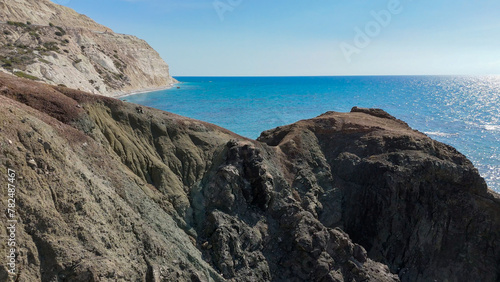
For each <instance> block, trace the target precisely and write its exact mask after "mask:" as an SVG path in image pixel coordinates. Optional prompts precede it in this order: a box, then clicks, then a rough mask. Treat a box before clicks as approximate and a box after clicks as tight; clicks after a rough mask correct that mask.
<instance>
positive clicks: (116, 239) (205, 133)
mask: <svg viewBox="0 0 500 282" xmlns="http://www.w3.org/2000/svg"><path fill="white" fill-rule="evenodd" d="M0 94H1V95H0V103H1V104H2V107H1V108H0V122H1V123H2V124H3V127H2V130H1V131H0V135H1V139H0V146H1V148H2V157H1V158H0V161H1V163H2V166H1V171H0V172H1V173H2V174H3V175H5V173H6V169H7V168H11V169H14V170H16V172H17V175H18V177H17V184H18V185H17V187H18V193H17V196H16V197H17V203H18V206H17V207H16V209H17V211H18V217H17V219H18V226H17V232H18V233H17V236H18V237H17V240H18V242H19V247H18V250H19V252H18V257H17V266H18V268H19V272H18V275H19V280H20V281H52V280H59V281H116V280H119V281H123V280H126V281H366V280H368V281H398V280H402V281H429V280H438V281H444V280H446V279H448V280H449V281H466V280H471V279H472V280H481V281H496V280H497V279H498V278H499V277H500V276H499V274H500V272H499V268H498V265H499V264H498V262H499V261H500V248H499V245H498V238H500V237H499V236H498V235H499V232H500V197H499V196H498V195H497V194H495V193H494V192H491V191H489V190H488V189H487V187H486V185H485V183H484V181H483V180H482V179H481V177H480V176H479V175H478V173H477V171H476V170H475V169H474V167H473V166H472V164H471V163H470V162H469V161H468V160H467V159H466V158H465V157H464V156H463V155H461V154H460V153H458V152H457V151H456V150H454V149H453V148H451V147H449V146H447V145H444V144H441V143H439V142H436V141H433V140H431V139H430V138H428V137H427V136H425V135H424V134H422V133H419V132H417V131H414V130H411V129H410V128H409V127H408V126H407V125H406V124H405V123H404V122H401V121H399V120H397V119H395V118H394V117H392V116H390V115H389V114H387V113H385V112H383V111H381V110H376V111H375V110H368V109H356V110H355V112H353V113H334V112H330V113H326V114H324V115H322V116H320V117H317V118H314V119H311V120H305V121H300V122H297V123H295V124H293V125H289V126H283V127H279V128H277V129H274V130H270V131H266V132H264V133H263V134H262V135H261V137H260V138H259V140H258V141H254V140H248V139H246V138H243V137H240V136H238V135H236V134H234V133H231V132H229V131H227V130H225V129H222V128H219V127H217V126H215V125H211V124H208V123H204V122H201V121H196V120H192V119H188V118H184V117H180V116H177V115H174V114H170V113H165V112H161V111H158V110H154V109H150V108H146V107H141V106H138V105H133V104H128V103H125V102H122V101H119V100H115V99H111V98H106V97H102V96H97V95H91V94H86V93H83V92H80V91H77V90H72V89H69V88H66V87H54V86H52V87H51V86H47V85H43V84H39V83H35V82H31V81H29V80H26V79H18V78H15V77H12V76H7V75H3V74H0ZM0 203H1V204H0V205H1V208H2V209H5V206H6V204H7V202H6V199H5V198H2V199H1V201H0ZM2 223H3V222H2ZM1 230H2V231H1V232H3V233H2V234H1V235H2V236H5V235H6V234H5V233H4V232H6V231H5V228H2V229H1ZM0 246H1V248H2V249H1V250H0V252H5V251H6V249H5V248H6V246H5V244H0ZM6 271H7V268H6V266H2V268H0V279H2V281H3V279H4V278H6V277H7V273H6Z"/></svg>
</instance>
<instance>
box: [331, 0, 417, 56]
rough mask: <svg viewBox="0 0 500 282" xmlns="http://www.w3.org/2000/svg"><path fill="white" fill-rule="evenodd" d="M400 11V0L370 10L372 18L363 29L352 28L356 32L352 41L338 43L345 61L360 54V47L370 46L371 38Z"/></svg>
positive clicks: (390, 1)
mask: <svg viewBox="0 0 500 282" xmlns="http://www.w3.org/2000/svg"><path fill="white" fill-rule="evenodd" d="M409 1H412V0H409ZM401 12H403V5H402V4H401V1H400V0H389V2H388V3H387V6H386V8H385V9H383V10H380V11H378V12H377V11H374V10H372V11H371V12H370V15H371V16H372V18H373V20H371V21H369V22H367V23H366V24H365V26H364V28H363V29H361V28H359V27H355V28H354V31H355V33H356V34H355V35H354V38H353V40H352V43H350V42H345V41H344V42H342V43H340V45H339V47H340V50H342V53H343V54H344V57H345V59H346V61H347V62H348V63H351V61H352V56H353V55H355V54H360V53H361V51H362V49H364V48H366V47H368V46H370V44H371V43H372V40H373V38H375V37H377V36H379V35H380V33H381V32H382V30H383V29H384V28H386V27H388V26H389V25H390V24H391V22H392V19H393V16H395V15H399V14H401Z"/></svg>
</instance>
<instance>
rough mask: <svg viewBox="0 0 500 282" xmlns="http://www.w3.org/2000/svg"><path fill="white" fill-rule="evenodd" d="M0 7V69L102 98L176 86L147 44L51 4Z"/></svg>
mask: <svg viewBox="0 0 500 282" xmlns="http://www.w3.org/2000/svg"><path fill="white" fill-rule="evenodd" d="M0 7H1V10H0V21H2V22H3V23H0V43H1V45H0V70H1V71H4V72H7V73H12V74H16V75H17V76H21V77H25V78H30V79H33V80H40V81H43V82H45V83H48V84H52V85H65V86H67V87H70V88H74V89H80V90H83V91H87V92H92V93H96V94H102V95H106V96H115V95H119V94H123V93H127V92H131V91H137V90H145V89H155V88H162V87H168V86H169V85H170V84H172V83H174V82H176V80H175V79H173V78H172V77H171V76H170V74H169V68H168V65H167V64H166V63H165V62H164V61H163V59H162V58H161V57H160V55H159V54H158V53H157V52H156V51H155V50H154V49H152V48H151V46H149V45H148V44H147V42H145V41H144V40H141V39H138V38H137V37H134V36H131V35H123V34H117V33H114V32H113V31H112V30H111V29H109V28H107V27H105V26H102V25H100V24H97V23H96V22H94V21H93V20H91V19H90V18H88V17H86V16H84V15H80V14H78V13H76V12H75V11H74V10H72V9H69V8H67V7H63V6H60V5H57V4H54V3H52V2H50V1H49V0H40V1H39V0H15V1H11V0H9V1H6V0H2V1H0Z"/></svg>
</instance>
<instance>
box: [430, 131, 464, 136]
mask: <svg viewBox="0 0 500 282" xmlns="http://www.w3.org/2000/svg"><path fill="white" fill-rule="evenodd" d="M424 133H425V134H427V135H432V136H439V137H453V136H458V133H446V132H440V131H427V132H424Z"/></svg>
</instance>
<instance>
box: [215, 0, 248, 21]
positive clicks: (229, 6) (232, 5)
mask: <svg viewBox="0 0 500 282" xmlns="http://www.w3.org/2000/svg"><path fill="white" fill-rule="evenodd" d="M241 3H243V0H215V1H214V2H212V5H213V6H214V9H215V12H216V13H217V15H218V16H219V19H220V21H221V22H222V21H224V15H225V14H226V13H227V12H233V11H234V9H236V8H237V7H238V6H240V5H241Z"/></svg>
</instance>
